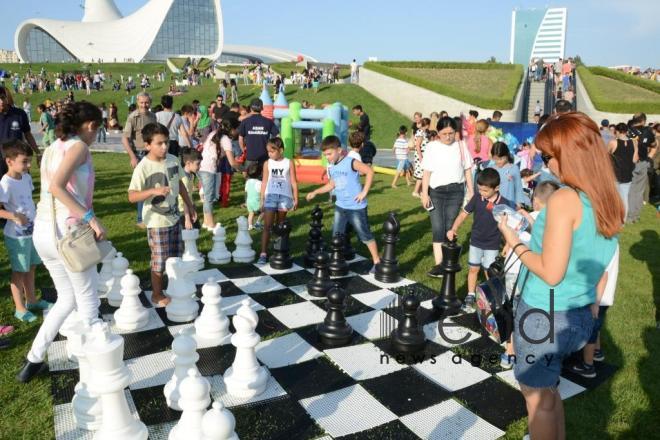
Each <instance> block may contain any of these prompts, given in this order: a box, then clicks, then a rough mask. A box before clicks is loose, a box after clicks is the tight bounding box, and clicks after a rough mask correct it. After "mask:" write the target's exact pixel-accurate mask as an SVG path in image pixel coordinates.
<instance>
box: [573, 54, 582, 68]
mask: <svg viewBox="0 0 660 440" xmlns="http://www.w3.org/2000/svg"><path fill="white" fill-rule="evenodd" d="M573 62H574V63H575V65H576V66H583V65H584V63H583V62H582V58H581V57H580V55H575V56H574V57H573Z"/></svg>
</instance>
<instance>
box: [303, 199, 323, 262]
mask: <svg viewBox="0 0 660 440" xmlns="http://www.w3.org/2000/svg"><path fill="white" fill-rule="evenodd" d="M322 228H323V210H322V209H321V208H320V207H319V205H316V206H315V207H314V209H312V222H311V223H310V224H309V236H308V239H307V249H306V251H305V257H304V259H303V262H304V264H305V267H312V266H314V265H315V261H316V258H315V257H316V254H318V253H319V252H321V251H322V250H323V247H324V244H323V233H322V232H321V230H322Z"/></svg>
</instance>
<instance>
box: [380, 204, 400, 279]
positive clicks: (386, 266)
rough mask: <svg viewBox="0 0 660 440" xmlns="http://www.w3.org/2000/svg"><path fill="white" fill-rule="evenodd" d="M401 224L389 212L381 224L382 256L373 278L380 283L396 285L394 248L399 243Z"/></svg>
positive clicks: (392, 213)
mask: <svg viewBox="0 0 660 440" xmlns="http://www.w3.org/2000/svg"><path fill="white" fill-rule="evenodd" d="M400 230H401V224H400V223H399V219H397V218H396V215H395V214H394V212H390V215H389V216H388V217H387V220H385V222H384V223H383V231H384V233H383V243H384V244H383V256H382V258H381V259H380V263H378V264H377V265H376V273H375V275H374V277H375V278H376V280H377V281H380V282H381V283H388V284H389V283H396V282H397V281H399V262H398V260H397V258H396V252H395V250H396V249H395V246H396V242H397V241H399V231H400Z"/></svg>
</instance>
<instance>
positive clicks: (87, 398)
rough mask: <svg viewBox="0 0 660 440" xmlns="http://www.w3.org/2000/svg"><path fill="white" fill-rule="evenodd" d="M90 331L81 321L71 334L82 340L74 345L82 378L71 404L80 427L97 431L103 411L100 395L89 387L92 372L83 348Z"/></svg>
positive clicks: (74, 353)
mask: <svg viewBox="0 0 660 440" xmlns="http://www.w3.org/2000/svg"><path fill="white" fill-rule="evenodd" d="M89 331H90V328H89V327H87V326H85V325H84V324H83V323H82V322H80V323H79V325H77V326H75V327H74V328H73V329H72V332H71V335H70V337H71V338H75V339H79V341H80V343H79V344H76V345H75V346H74V347H72V350H73V355H74V356H75V358H76V359H77V361H78V367H79V372H80V380H79V381H78V383H77V384H76V387H75V388H74V393H75V394H74V395H73V400H71V406H72V408H73V418H74V419H75V420H76V425H77V426H78V428H80V429H86V430H88V431H95V430H97V429H99V428H100V427H101V422H102V415H103V411H102V408H101V401H100V400H99V398H98V396H97V395H96V394H95V393H93V392H92V391H90V389H89V381H90V378H91V374H92V372H91V368H90V364H89V360H88V359H87V357H86V356H85V350H84V349H83V347H84V344H85V338H86V335H87V334H88V333H89Z"/></svg>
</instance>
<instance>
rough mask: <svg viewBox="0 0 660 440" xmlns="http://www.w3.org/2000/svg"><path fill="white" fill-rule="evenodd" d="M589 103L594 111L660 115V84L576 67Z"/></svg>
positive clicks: (590, 68) (616, 72) (595, 68)
mask: <svg viewBox="0 0 660 440" xmlns="http://www.w3.org/2000/svg"><path fill="white" fill-rule="evenodd" d="M577 72H578V75H579V76H580V79H581V80H582V84H583V85H584V87H585V89H586V90H587V93H588V94H589V99H591V102H592V103H593V105H594V106H595V107H596V109H597V110H601V111H606V112H614V113H630V114H632V113H636V112H645V113H655V114H658V113H660V83H658V82H657V81H651V80H648V79H644V78H637V77H635V76H632V75H628V74H625V73H622V72H618V71H616V70H612V69H608V68H606V67H586V66H579V67H578V69H577Z"/></svg>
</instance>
